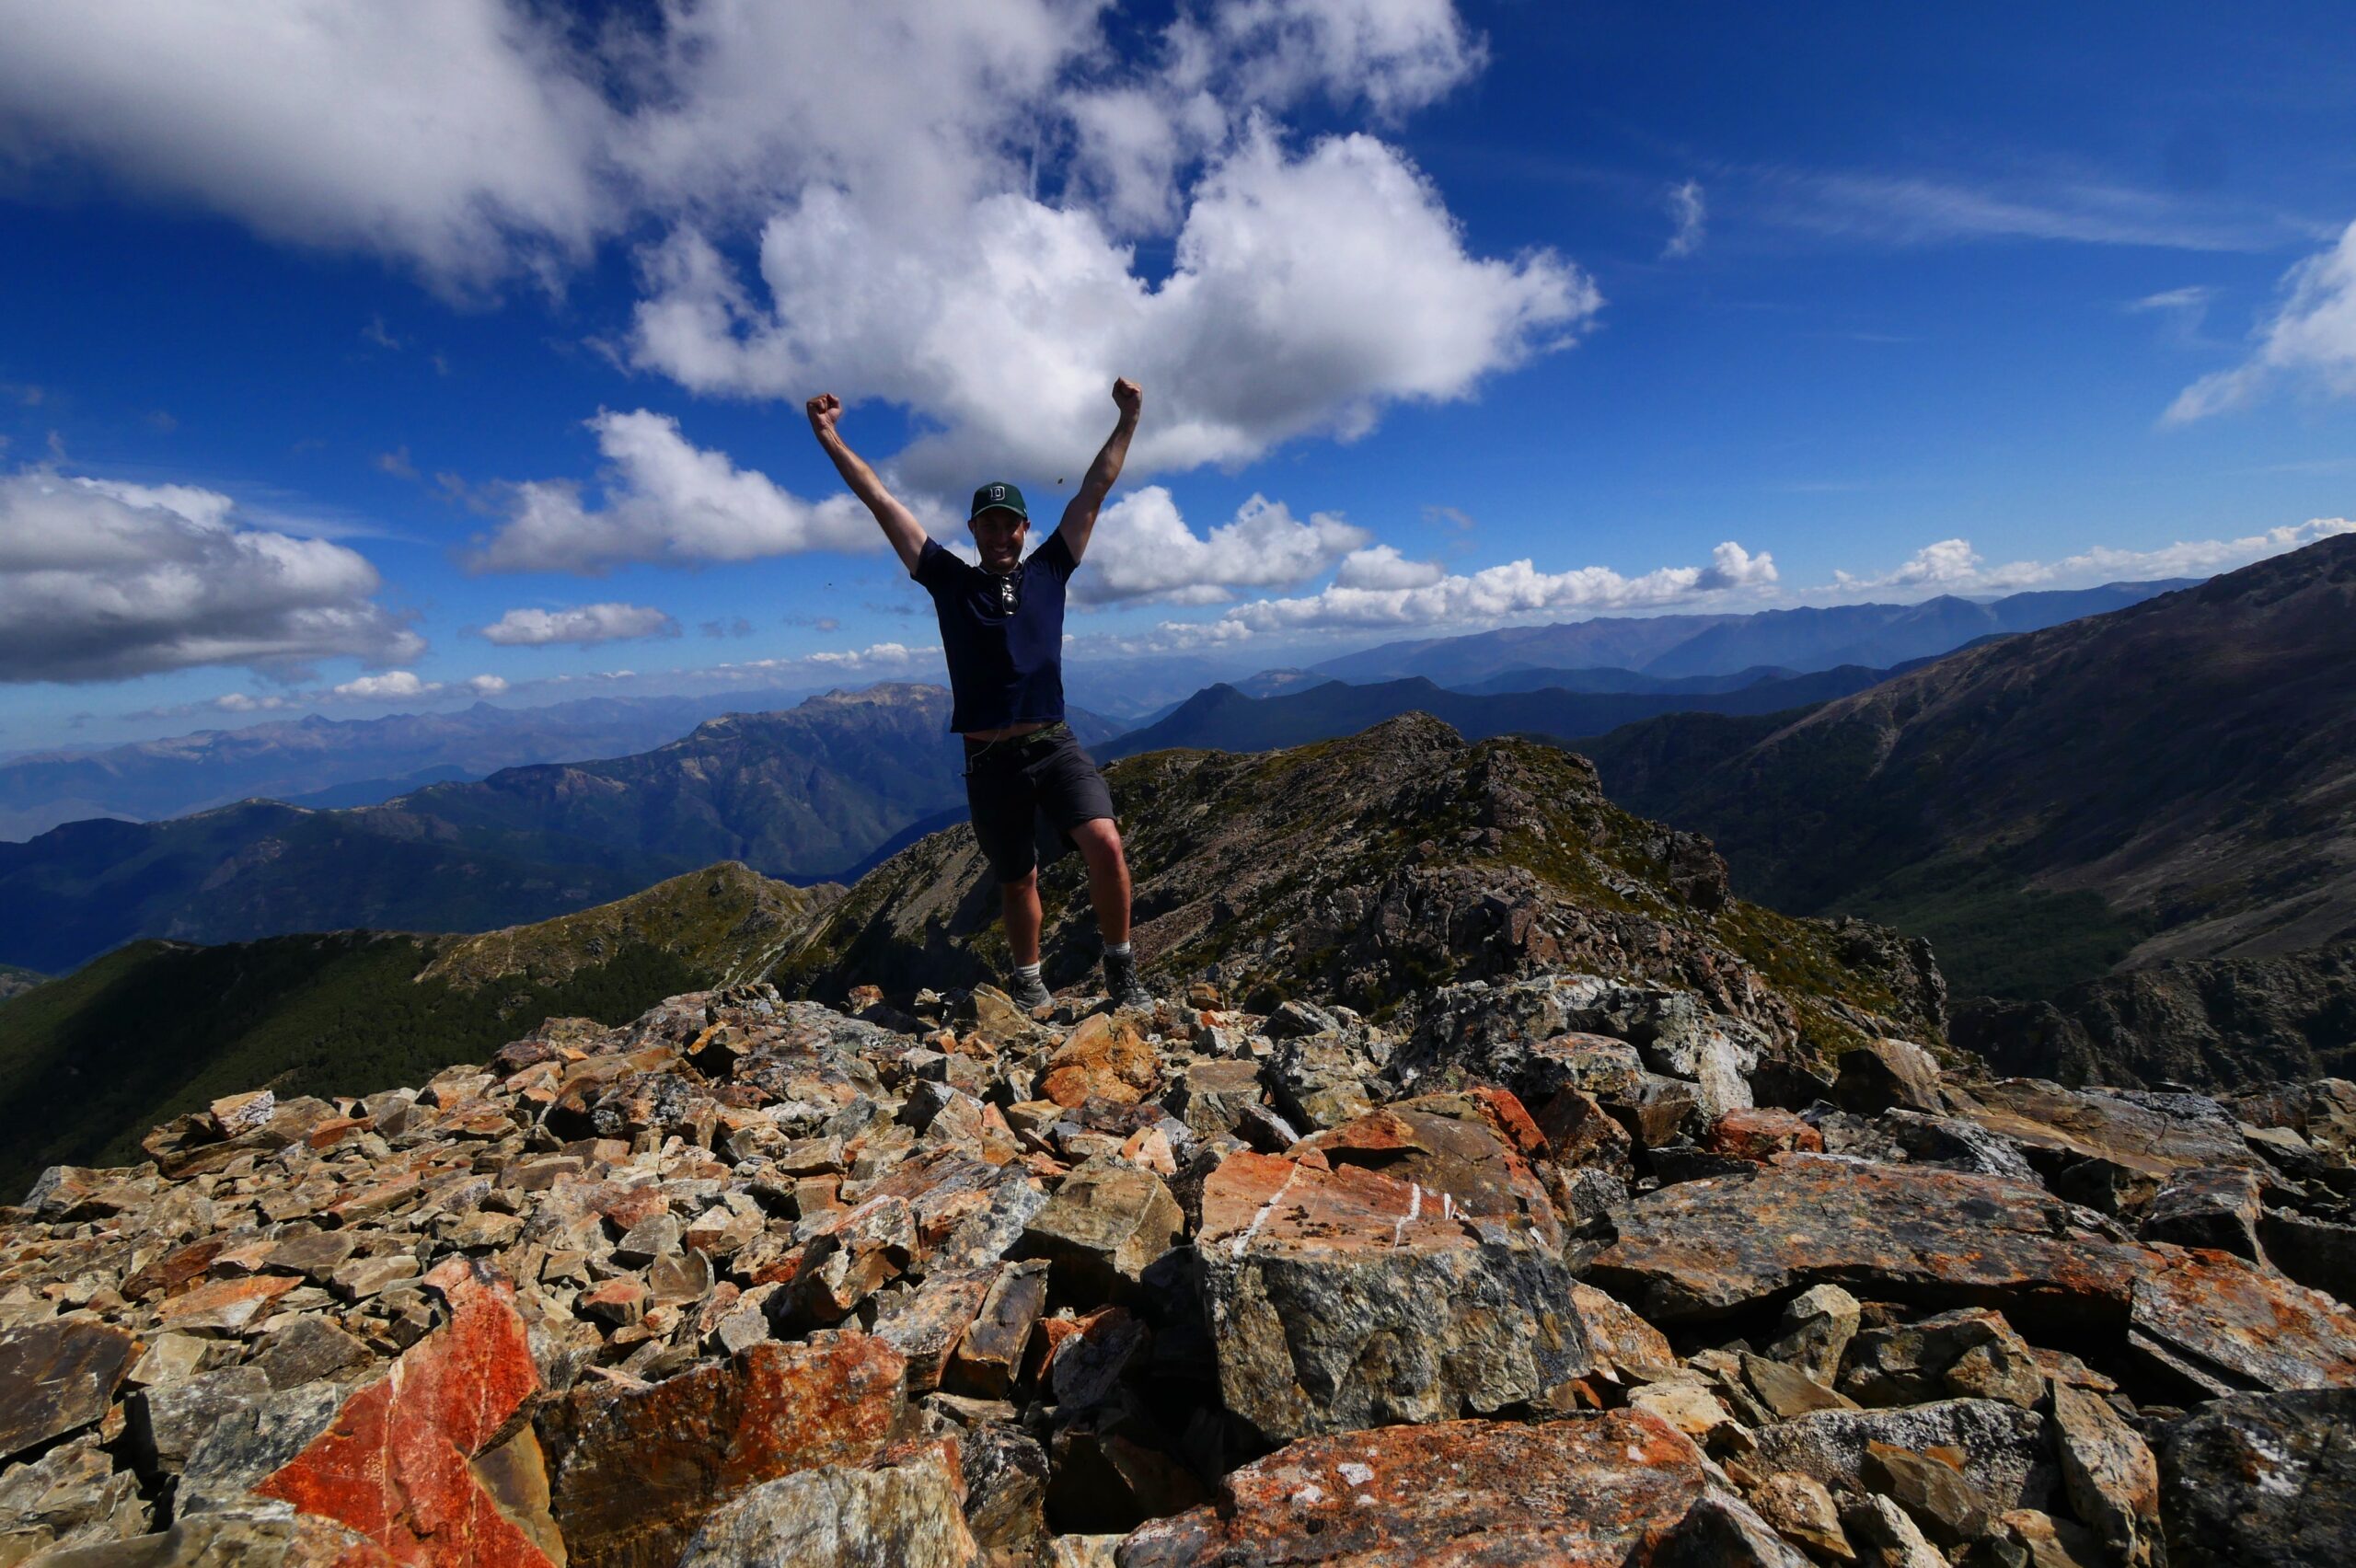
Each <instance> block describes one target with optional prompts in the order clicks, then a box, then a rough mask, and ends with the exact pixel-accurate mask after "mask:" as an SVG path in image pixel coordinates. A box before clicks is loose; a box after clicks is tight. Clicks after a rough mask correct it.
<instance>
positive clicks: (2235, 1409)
mask: <svg viewBox="0 0 2356 1568" xmlns="http://www.w3.org/2000/svg"><path fill="white" fill-rule="evenodd" d="M2156 1457H2157V1458H2158V1461H2159V1470H2160V1509H2161V1516H2162V1520H2163V1523H2164V1527H2165V1535H2166V1540H2167V1549H2168V1564H2169V1568H2228V1565H2231V1568H2310V1565H2315V1564H2321V1563H2326V1562H2351V1561H2356V1389H2315V1390H2307V1391H2302V1392H2295V1393H2283V1394H2241V1395H2235V1396H2234V1397H2233V1398H2230V1399H2222V1400H2219V1401H2216V1402H2215V1403H2214V1404H2212V1405H2210V1406H2208V1407H2207V1408H2206V1409H2203V1410H2200V1411H2197V1412H2194V1413H2192V1414H2190V1415H2188V1416H2186V1417H2185V1418H2184V1419H2182V1420H2180V1421H2177V1422H2174V1423H2172V1424H2170V1425H2169V1426H2168V1427H2167V1428H2166V1429H2165V1431H2164V1432H2163V1433H2162V1434H2161V1435H2160V1438H2159V1442H2158V1452H2157V1456H2156Z"/></svg>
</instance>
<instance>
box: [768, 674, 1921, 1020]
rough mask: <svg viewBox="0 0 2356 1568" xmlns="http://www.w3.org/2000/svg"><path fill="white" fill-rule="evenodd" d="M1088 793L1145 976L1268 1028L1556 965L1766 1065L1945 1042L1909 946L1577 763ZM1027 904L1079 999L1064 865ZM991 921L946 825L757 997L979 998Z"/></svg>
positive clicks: (1244, 776) (1304, 752) (1124, 767)
mask: <svg viewBox="0 0 2356 1568" xmlns="http://www.w3.org/2000/svg"><path fill="white" fill-rule="evenodd" d="M1106 777H1107V779H1108V781H1109V782H1110V783H1111V785H1112V787H1113V790H1114V799H1115V801H1116V802H1117V803H1118V805H1119V806H1120V808H1121V813H1122V824H1123V833H1124V835H1125V836H1126V844H1127V846H1128V851H1129V857H1130V860H1131V864H1132V867H1133V870H1134V871H1135V873H1136V875H1137V914H1138V928H1137V933H1136V937H1135V940H1136V942H1137V947H1138V954H1139V956H1140V958H1141V959H1142V960H1143V962H1144V963H1145V966H1146V969H1147V971H1148V973H1149V974H1160V975H1161V976H1163V977H1164V978H1165V979H1167V980H1170V981H1172V982H1176V981H1179V980H1182V979H1193V978H1195V977H1198V976H1200V975H1202V974H1213V975H1216V976H1217V979H1218V983H1219V985H1220V986H1221V987H1222V990H1223V991H1224V992H1225V994H1227V995H1229V996H1230V997H1234V998H1236V999H1238V1000H1242V1001H1248V1002H1250V1003H1252V1004H1253V1006H1255V1007H1257V1008H1259V1009H1262V1010H1273V1009H1275V1008H1276V1005H1277V1004H1278V1003H1279V1002H1280V1001H1281V1000H1282V999H1284V998H1285V997H1290V996H1295V995H1300V996H1304V997H1318V998H1324V999H1329V1000H1333V1001H1340V1002H1344V1003H1346V1004H1348V1005H1349V1006H1351V1007H1354V1008H1357V1009H1360V1010H1362V1011H1376V1010H1381V1009H1392V1008H1396V1007H1398V1006H1399V1005H1400V1004H1401V1003H1402V1002H1403V1001H1405V1000H1408V999H1410V998H1419V997H1421V996H1423V995H1424V994H1425V993H1426V992H1428V991H1429V990H1430V989H1431V987H1432V986H1435V985H1437V984H1438V983H1440V982H1442V981H1445V980H1449V979H1454V980H1472V979H1483V978H1491V979H1497V978H1507V977H1511V976H1515V975H1520V974H1531V973H1536V972H1539V971H1542V970H1546V969H1550V968H1571V969H1582V970H1590V971H1593V972H1596V973H1600V974H1611V975H1615V976H1628V977H1632V978H1633V977H1641V978H1642V979H1644V980H1649V981H1651V982H1654V983H1656V984H1657V986H1665V987H1668V988H1669V989H1671V990H1673V991H1675V992H1677V993H1678V994H1680V995H1681V996H1684V997H1689V998H1693V997H1698V998H1700V999H1701V1000H1702V1001H1703V1003H1704V1004H1705V1005H1706V1007H1707V1009H1709V1010H1710V1011H1712V1012H1714V1013H1715V1014H1717V1015H1721V1016H1724V1017H1727V1018H1730V1019H1732V1020H1736V1023H1737V1025H1738V1028H1739V1029H1740V1031H1741V1032H1744V1033H1746V1034H1749V1035H1755V1036H1757V1037H1759V1038H1760V1039H1761V1040H1762V1041H1763V1042H1765V1043H1771V1044H1773V1045H1777V1046H1790V1045H1793V1044H1796V1043H1798V1042H1800V1041H1802V1040H1804V1039H1805V1040H1807V1041H1808V1042H1810V1043H1811V1044H1812V1046H1813V1048H1814V1049H1816V1050H1817V1051H1819V1052H1829V1051H1831V1050H1832V1049H1834V1048H1836V1047H1837V1046H1842V1045H1846V1044H1851V1043H1858V1042H1860V1041H1862V1040H1865V1039H1869V1038H1872V1037H1874V1036H1877V1035H1882V1034H1900V1035H1904V1036H1906V1037H1908V1038H1910V1039H1918V1040H1919V1039H1932V1040H1935V1039H1937V1038H1939V1036H1940V1034H1941V1031H1942V1029H1943V1027H1944V1018H1943V1011H1942V1009H1943V1008H1944V1004H1945V999H1946V992H1945V986H1944V984H1943V983H1942V982H1941V981H1940V980H1939V978H1938V972H1937V969H1936V966H1935V965H1934V963H1932V961H1931V957H1930V952H1929V949H1928V948H1927V947H1926V946H1925V945H1923V944H1922V943H1920V942H1911V943H1910V942H1908V941H1906V940H1904V939H1899V938H1893V937H1892V936H1891V935H1890V934H1889V933H1887V932H1881V931H1878V930H1876V929H1875V928H1869V927H1865V926H1863V925H1860V924H1857V923H1854V922H1812V921H1796V920H1789V919H1786V918H1784V917H1781V916H1778V915H1774V914H1772V913H1770V912H1769V911H1767V910H1763V909H1761V908H1759V907H1757V906H1755V905H1747V904H1744V903H1742V902H1740V901H1739V900H1738V899H1735V898H1733V897H1732V896H1731V895H1730V894H1728V892H1727V873H1726V866H1725V864H1724V862H1723V861H1721V860H1720V859H1718V857H1717V855H1716V854H1715V851H1714V850H1712V848H1711V847H1710V845H1709V842H1708V840H1706V839H1703V838H1700V837H1698V836H1693V835H1691V834H1682V833H1677V832H1673V831H1671V830H1669V829H1667V828H1663V827H1660V826H1658V825H1657V824H1651V823H1646V822H1643V821H1640V820H1639V819H1637V818H1635V817H1632V816H1630V815H1628V814H1627V813H1624V812H1622V811H1620V810H1619V809H1618V808H1617V807H1614V806H1613V805H1611V802H1609V801H1606V800H1605V799H1604V797H1603V792H1602V790H1601V788H1600V785H1599V784H1598V782H1597V779H1596V774H1595V770H1594V768H1593V767H1590V766H1588V763H1587V762H1586V761H1585V759H1583V758H1581V757H1578V756H1575V755H1571V754H1569V753H1566V752H1562V751H1558V750H1556V749H1554V748H1553V747H1550V746H1546V745H1542V744H1535V743H1531V742H1526V741H1516V740H1495V741H1488V742H1484V743H1482V744H1467V743H1466V742H1465V741H1464V740H1463V739H1462V738H1461V737H1460V736H1459V735H1458V734H1457V733H1456V732H1454V731H1453V730H1450V729H1449V727H1448V726H1447V725H1445V724H1443V723H1441V722H1439V721H1438V720H1436V719H1433V718H1431V717H1429V716H1428V715H1426V714H1420V713H1415V714H1408V715H1406V716H1404V717H1402V718H1398V719H1393V720H1391V721H1387V722H1385V723H1382V724H1379V725H1377V726H1375V727H1374V728H1372V729H1370V730H1368V731H1367V732H1365V733H1363V734H1359V735H1354V736H1351V737H1350V738H1348V739H1346V740H1339V741H1329V742H1324V743H1322V744H1316V745H1310V746H1302V747H1299V748H1297V749H1295V750H1292V751H1287V752H1278V753H1275V754H1272V755H1230V754H1227V753H1220V752H1184V751H1182V752H1157V753H1154V754H1152V755H1147V756H1140V757H1133V758H1130V759H1128V760H1126V761H1125V762H1122V763H1119V764H1116V765H1114V767H1111V768H1110V769H1108V770H1107V774H1106ZM1041 887H1042V896H1043V898H1044V899H1045V903H1046V905H1047V907H1048V909H1049V910H1050V912H1051V917H1050V919H1049V922H1048V927H1047V932H1046V938H1045V968H1046V973H1047V977H1048V980H1049V981H1050V983H1052V984H1067V983H1072V982H1076V981H1079V980H1080V979H1081V978H1082V977H1083V976H1085V975H1086V974H1089V973H1090V971H1091V967H1092V965H1093V964H1094V962H1095V950H1094V940H1095V939H1094V935H1093V933H1094V926H1093V923H1092V921H1091V918H1090V917H1089V915H1088V913H1087V908H1088V904H1087V898H1086V895H1085V890H1084V884H1083V882H1082V879H1081V874H1080V867H1079V865H1078V862H1077V860H1076V859H1074V858H1069V857H1067V858H1066V859H1064V860H1063V861H1061V862H1060V863H1058V864H1057V865H1053V866H1050V867H1048V868H1047V869H1046V870H1044V871H1043V872H1042V875H1041ZM996 914H997V895H996V892H995V890H994V889H993V888H992V887H991V886H990V885H989V883H988V880H987V872H986V870H985V868H984V867H983V865H982V863H981V860H980V859H979V856H978V852H977V851H976V847H975V845H974V840H973V835H972V832H971V830H970V829H968V828H964V827H957V828H953V829H951V830H950V831H948V832H946V833H941V834H936V835H934V836H932V837H930V838H928V839H925V840H923V841H922V842H920V843H918V844H917V845H916V846H914V847H910V848H908V849H907V850H904V851H903V852H901V853H900V854H899V855H897V856H895V858H894V859H891V860H889V861H887V862H885V863H884V864H883V866H882V867H879V868H878V869H877V870H875V871H874V872H873V873H872V874H871V875H869V876H868V877H866V878H865V879H863V880H862V881H861V882H860V884H859V886H858V888H857V889H856V890H855V891H854V892H853V894H851V895H850V896H849V897H848V898H846V899H845V900H844V901H843V902H842V903H840V904H838V905H837V906H836V907H835V908H834V910H832V911H831V912H830V913H829V915H828V916H827V917H826V918H825V919H824V920H822V921H820V922H819V923H818V924H817V925H816V926H814V928H813V929H812V933H811V935H810V938H809V940H808V941H807V943H806V945H805V946H804V947H803V950H802V951H800V952H799V953H797V954H795V955H793V956H792V957H791V958H789V959H787V960H786V961H785V962H784V963H782V964H780V967H779V969H778V971H777V972H776V974H775V978H776V979H777V981H778V983H779V984H780V986H787V987H788V988H789V989H800V990H803V991H806V992H808V993H809V994H812V995H815V996H819V997H828V998H839V997H842V996H843V995H845V994H846V993H847V992H848V991H849V988H850V987H851V986H856V985H860V984H873V985H879V986H883V987H884V988H885V989H886V990H892V991H912V990H915V989H917V988H918V987H920V986H942V987H945V986H964V985H972V984H975V983H976V982H978V981H984V980H987V979H989V978H991V975H992V969H991V962H992V944H993V943H994V942H996V941H997V940H999V939H998V938H997V937H996V935H995V932H994V928H993V927H992V922H993V921H994V920H995V918H996ZM1801 976H1805V977H1806V980H1805V984H1793V983H1792V981H1793V980H1794V979H1796V978H1798V977H1801Z"/></svg>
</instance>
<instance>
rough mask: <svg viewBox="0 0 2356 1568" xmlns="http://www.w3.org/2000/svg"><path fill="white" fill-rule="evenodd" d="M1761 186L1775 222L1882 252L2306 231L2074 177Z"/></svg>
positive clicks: (1849, 174) (2180, 242)
mask: <svg viewBox="0 0 2356 1568" xmlns="http://www.w3.org/2000/svg"><path fill="white" fill-rule="evenodd" d="M1755 181H1756V190H1757V194H1758V198H1759V200H1760V201H1761V203H1762V211H1763V213H1764V214H1765V216H1767V217H1768V219H1769V220H1770V221H1772V222H1774V223H1777V224H1780V225H1784V226H1786V227H1791V228H1797V229H1805V230H1810V231H1813V232H1815V233H1818V234H1821V235H1826V236H1833V237H1837V238H1842V239H1848V240H1855V241H1859V242H1863V243H1869V244H1877V245H1894V246H1918V245H1948V244H1958V243H1965V242H1971V241H1988V240H2007V239H2015V240H2021V239H2026V240H2055V241H2063V242H2067V243H2072V244H2079V245H2119V246H2142V247H2149V248H2160V249H2169V250H2200V251H2264V250H2271V249H2276V248H2280V247H2281V246H2283V245H2285V244H2287V243H2290V242H2292V240H2294V239H2296V238H2299V237H2301V236H2303V234H2304V228H2303V227H2302V225H2298V224H2296V223H2295V222H2293V221H2292V220H2290V219H2287V218H2284V217H2282V216H2281V215H2279V214H2275V213H2259V212H2253V211H2249V210H2246V209H2242V208H2235V207H2226V206H2221V205H2220V204H2217V203H2214V202H2200V201H2195V200H2192V199H2189V198H2187V197H2185V196H2183V195H2181V194H2179V193H2177V192H2174V191H2160V190H2143V189H2141V188H2139V187H2135V186H2131V185H2121V184H2118V183H2115V182H2111V181H2107V180H2104V179H2095V178H2087V177H2073V176H2070V175H2029V176H2012V177H1998V178H1991V179H1973V178H1969V177H1963V176H1956V175H1942V174H1920V173H1917V174H1892V173H1883V172H1872V171H1826V170H1805V169H1789V168H1778V169H1768V170H1763V171H1761V172H1760V173H1759V174H1757V175H1756V176H1755Z"/></svg>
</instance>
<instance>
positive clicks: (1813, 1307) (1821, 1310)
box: [1766, 1285, 1859, 1388]
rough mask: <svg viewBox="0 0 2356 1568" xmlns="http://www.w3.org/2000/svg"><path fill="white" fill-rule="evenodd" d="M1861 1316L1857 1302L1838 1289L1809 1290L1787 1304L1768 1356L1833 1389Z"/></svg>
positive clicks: (1819, 1286) (1822, 1287)
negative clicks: (1794, 1367) (1787, 1363)
mask: <svg viewBox="0 0 2356 1568" xmlns="http://www.w3.org/2000/svg"><path fill="white" fill-rule="evenodd" d="M1858 1313H1859V1308H1858V1305H1857V1298H1856V1297H1854V1296H1852V1295H1850V1294H1849V1293H1848V1292H1847V1291H1845V1290H1843V1289H1842V1288H1841V1287H1840V1286H1837V1285H1816V1286H1809V1287H1808V1288H1807V1289H1806V1290H1803V1291H1801V1292H1800V1293H1799V1294H1798V1295H1797V1296H1795V1297H1792V1299H1791V1300H1789V1301H1787V1302H1785V1303H1784V1312H1783V1316H1782V1318H1781V1319H1780V1320H1778V1321H1777V1323H1776V1325H1775V1338H1774V1339H1773V1340H1771V1341H1770V1342H1768V1344H1767V1347H1766V1355H1768V1356H1769V1357H1770V1358H1771V1359H1773V1360H1776V1361H1785V1362H1789V1363H1790V1364H1791V1365H1793V1366H1796V1367H1798V1368H1799V1369H1800V1370H1801V1371H1803V1372H1805V1373H1807V1375H1808V1376H1809V1377H1810V1378H1815V1379H1816V1380H1817V1381H1818V1382H1819V1383H1822V1384H1824V1385H1825V1386H1826V1387H1827V1388H1830V1387H1831V1386H1832V1384H1833V1383H1834V1382H1835V1381H1837V1380H1838V1379H1839V1378H1840V1376H1841V1360H1842V1356H1843V1355H1845V1354H1846V1353H1847V1351H1848V1348H1849V1341H1850V1340H1851V1339H1852V1338H1854V1336H1855V1334H1856V1332H1857V1321H1858Z"/></svg>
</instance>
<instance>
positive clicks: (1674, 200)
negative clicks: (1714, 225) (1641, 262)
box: [1661, 179, 1710, 258]
mask: <svg viewBox="0 0 2356 1568" xmlns="http://www.w3.org/2000/svg"><path fill="white" fill-rule="evenodd" d="M1709 215H1710V213H1709V206H1708V203H1707V202H1704V201H1703V196H1702V182H1701V181H1700V180H1698V179H1689V180H1687V181H1686V182H1685V183H1684V184H1682V185H1672V186H1670V187H1669V221H1670V222H1671V223H1673V224H1674V225H1677V226H1676V227H1675V228H1674V229H1673V230H1671V231H1670V233H1669V243H1668V244H1667V245H1666V246H1664V247H1662V248H1661V254H1662V255H1663V256H1665V257H1672V258H1673V257H1678V256H1691V255H1692V254H1693V252H1695V251H1696V250H1699V249H1701V248H1702V236H1703V234H1704V233H1705V232H1706V231H1707V228H1708V225H1709Z"/></svg>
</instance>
